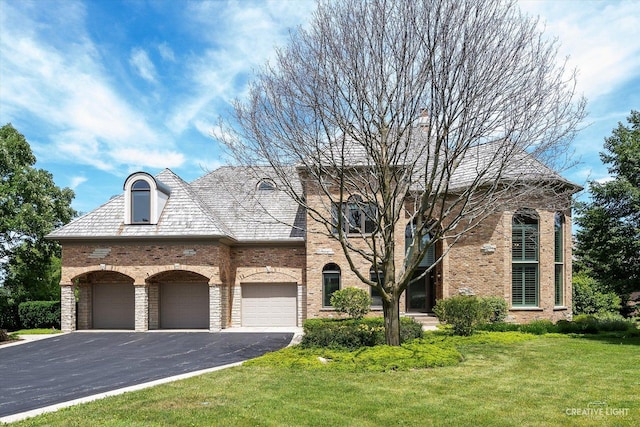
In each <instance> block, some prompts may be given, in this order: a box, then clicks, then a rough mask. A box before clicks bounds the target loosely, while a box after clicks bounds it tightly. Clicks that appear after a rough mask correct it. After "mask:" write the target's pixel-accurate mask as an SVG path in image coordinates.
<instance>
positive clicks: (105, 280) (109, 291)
mask: <svg viewBox="0 0 640 427" xmlns="http://www.w3.org/2000/svg"><path fill="white" fill-rule="evenodd" d="M75 280H76V281H77V283H78V297H79V300H78V311H77V313H78V328H79V329H129V330H132V329H135V289H134V286H133V279H132V278H131V277H129V276H127V275H125V274H122V273H118V272H115V271H93V272H88V273H85V274H83V275H81V276H79V277H77V278H75Z"/></svg>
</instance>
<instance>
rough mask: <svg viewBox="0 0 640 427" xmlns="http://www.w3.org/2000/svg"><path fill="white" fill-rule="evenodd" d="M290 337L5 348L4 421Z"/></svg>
mask: <svg viewBox="0 0 640 427" xmlns="http://www.w3.org/2000/svg"><path fill="white" fill-rule="evenodd" d="M292 337H293V334H292V333H241V332H238V333H209V332H150V333H140V332H138V333H135V332H91V333H72V334H64V335H61V336H59V337H53V338H48V339H45V340H41V341H34V342H30V343H26V344H21V345H17V346H11V347H6V348H3V347H2V346H0V417H4V416H7V415H12V414H17V413H21V412H25V411H30V410H32V409H37V408H42V407H45V406H49V405H53V404H57V403H62V402H66V401H69V400H73V399H78V398H81V397H86V396H92V395H94V394H98V393H103V392H106V391H111V390H116V389H119V388H122V387H128V386H132V385H136V384H141V383H146V382H149V381H154V380H158V379H160V378H165V377H169V376H174V375H179V374H184V373H187V372H193V371H198V370H202V369H208V368H213V367H216V366H222V365H226V364H229V363H235V362H240V361H243V360H246V359H250V358H253V357H257V356H260V355H262V354H264V353H266V352H269V351H274V350H277V349H280V348H282V347H285V346H286V345H287V344H288V343H289V342H290V341H291V338H292Z"/></svg>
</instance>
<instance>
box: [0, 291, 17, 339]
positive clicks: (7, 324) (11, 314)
mask: <svg viewBox="0 0 640 427" xmlns="http://www.w3.org/2000/svg"><path fill="white" fill-rule="evenodd" d="M0 329H7V330H9V331H15V330H17V329H20V317H19V316H18V304H16V303H15V301H14V300H13V299H11V298H9V296H8V295H6V294H5V293H4V292H2V290H1V289H0Z"/></svg>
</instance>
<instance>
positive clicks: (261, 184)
mask: <svg viewBox="0 0 640 427" xmlns="http://www.w3.org/2000/svg"><path fill="white" fill-rule="evenodd" d="M277 188H278V187H277V186H276V183H275V181H274V180H272V179H271V178H262V179H261V180H260V181H258V184H257V185H256V190H258V191H275V190H277Z"/></svg>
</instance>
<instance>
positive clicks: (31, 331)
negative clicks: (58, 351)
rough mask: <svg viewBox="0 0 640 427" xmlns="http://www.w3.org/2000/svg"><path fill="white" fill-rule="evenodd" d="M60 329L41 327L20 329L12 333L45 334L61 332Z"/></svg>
mask: <svg viewBox="0 0 640 427" xmlns="http://www.w3.org/2000/svg"><path fill="white" fill-rule="evenodd" d="M61 333H62V331H61V330H59V329H50V328H41V329H20V330H18V331H13V332H11V335H44V334H61Z"/></svg>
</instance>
